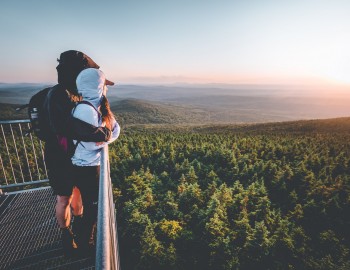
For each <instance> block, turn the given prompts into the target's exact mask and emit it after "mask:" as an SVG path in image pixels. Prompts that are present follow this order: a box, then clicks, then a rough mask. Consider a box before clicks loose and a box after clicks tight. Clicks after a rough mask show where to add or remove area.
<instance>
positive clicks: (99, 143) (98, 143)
mask: <svg viewBox="0 0 350 270" xmlns="http://www.w3.org/2000/svg"><path fill="white" fill-rule="evenodd" d="M103 143H104V142H97V143H96V146H99V145H101V144H103Z"/></svg>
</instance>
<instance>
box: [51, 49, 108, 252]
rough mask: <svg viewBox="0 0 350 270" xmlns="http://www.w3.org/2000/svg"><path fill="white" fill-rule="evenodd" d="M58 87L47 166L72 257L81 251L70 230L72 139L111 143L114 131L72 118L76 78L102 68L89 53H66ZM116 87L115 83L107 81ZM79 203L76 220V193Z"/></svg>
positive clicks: (65, 245)
mask: <svg viewBox="0 0 350 270" xmlns="http://www.w3.org/2000/svg"><path fill="white" fill-rule="evenodd" d="M58 62H59V64H58V66H57V67H56V69H57V75H58V84H57V85H55V86H54V87H52V89H51V90H50V92H49V94H48V96H47V98H46V100H45V103H44V109H45V111H46V112H47V113H46V114H45V117H46V118H47V119H48V123H50V138H49V139H48V140H47V141H46V143H45V163H46V166H47V169H48V175H49V181H50V185H51V187H52V189H53V191H54V194H55V195H57V203H56V218H57V222H58V225H59V227H60V229H61V231H62V243H63V249H64V252H65V254H66V255H72V252H74V250H75V249H76V248H77V245H76V243H75V241H74V237H73V236H74V235H73V232H72V230H71V229H70V220H71V216H70V205H71V202H72V198H73V196H72V194H73V181H74V179H73V173H72V163H71V156H72V154H73V153H72V151H74V145H73V143H72V139H76V140H78V141H86V142H103V141H108V139H109V137H110V135H111V131H110V130H109V129H107V128H105V127H100V128H98V127H95V126H92V125H89V124H87V123H85V122H83V121H79V120H78V119H76V118H73V117H72V116H71V113H72V109H73V108H74V106H75V104H76V103H75V102H76V101H77V100H78V99H79V97H78V94H77V89H76V77H77V76H78V74H79V73H80V72H81V71H82V70H84V69H86V68H96V69H99V66H98V65H97V64H96V63H95V62H94V61H93V60H92V59H91V58H90V57H89V56H87V55H86V54H84V53H82V52H79V51H74V50H70V51H66V52H63V53H62V54H61V55H60V59H58ZM106 83H107V84H109V85H113V83H112V82H110V81H108V80H107V81H106ZM74 195H75V199H74V200H75V203H73V204H72V210H73V215H75V216H76V218H75V220H79V216H80V215H81V214H82V209H81V204H79V201H78V200H77V199H79V195H80V194H79V192H77V191H76V190H75V192H74Z"/></svg>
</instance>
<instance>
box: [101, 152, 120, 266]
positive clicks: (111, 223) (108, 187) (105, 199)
mask: <svg viewBox="0 0 350 270" xmlns="http://www.w3.org/2000/svg"><path fill="white" fill-rule="evenodd" d="M100 172H101V173H100V183H99V196H98V217H97V241H96V242H97V247H96V269H98V270H99V269H111V270H118V269H120V259H119V246H118V238H117V223H116V219H115V207H114V202H113V194H112V182H111V178H110V168H109V158H108V146H105V147H104V148H103V149H102V153H101V168H100Z"/></svg>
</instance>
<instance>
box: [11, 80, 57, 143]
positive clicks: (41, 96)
mask: <svg viewBox="0 0 350 270" xmlns="http://www.w3.org/2000/svg"><path fill="white" fill-rule="evenodd" d="M51 89H52V88H51V87H48V88H45V89H43V90H41V91H39V92H38V93H36V94H35V95H33V96H32V97H31V98H30V100H29V103H28V104H25V105H23V106H21V107H19V108H17V109H16V110H17V111H19V110H22V109H24V108H28V116H29V119H30V124H31V128H30V130H29V131H28V132H27V133H26V135H28V134H29V133H30V132H34V134H35V135H36V136H37V137H38V138H39V139H40V140H42V141H47V140H48V138H49V137H50V135H51V136H52V129H51V123H49V117H48V112H46V110H45V103H46V102H47V101H48V98H49V96H50V95H49V92H50V91H51Z"/></svg>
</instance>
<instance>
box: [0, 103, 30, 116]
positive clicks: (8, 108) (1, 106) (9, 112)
mask: <svg viewBox="0 0 350 270" xmlns="http://www.w3.org/2000/svg"><path fill="white" fill-rule="evenodd" d="M18 106H20V105H19V104H6V103H0V120H18V119H27V118H28V114H27V109H23V110H21V111H19V112H17V111H16V108H18Z"/></svg>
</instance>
